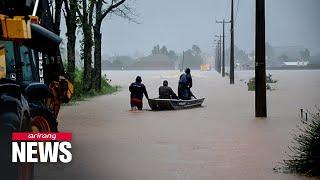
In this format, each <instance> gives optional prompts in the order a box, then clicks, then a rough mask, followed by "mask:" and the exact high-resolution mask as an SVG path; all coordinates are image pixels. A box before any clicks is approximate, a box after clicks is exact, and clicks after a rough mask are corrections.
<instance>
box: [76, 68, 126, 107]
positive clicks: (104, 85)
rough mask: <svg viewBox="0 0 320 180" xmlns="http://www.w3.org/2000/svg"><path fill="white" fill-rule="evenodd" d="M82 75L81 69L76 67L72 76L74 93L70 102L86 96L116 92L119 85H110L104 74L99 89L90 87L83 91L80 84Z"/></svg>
mask: <svg viewBox="0 0 320 180" xmlns="http://www.w3.org/2000/svg"><path fill="white" fill-rule="evenodd" d="M82 77H83V70H80V69H76V71H75V76H74V82H73V85H74V94H73V96H72V99H71V103H72V102H76V101H84V100H86V99H88V98H92V97H95V96H101V95H106V94H112V93H115V92H117V91H118V90H119V89H120V88H121V87H120V86H112V85H110V80H109V79H108V78H107V77H106V76H102V78H101V90H100V91H96V90H94V89H91V90H89V91H84V90H83V88H82V87H83V86H82Z"/></svg>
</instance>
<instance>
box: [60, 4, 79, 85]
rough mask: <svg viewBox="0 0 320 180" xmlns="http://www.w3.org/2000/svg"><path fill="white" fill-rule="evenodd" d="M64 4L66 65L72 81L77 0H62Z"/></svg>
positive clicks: (74, 59)
mask: <svg viewBox="0 0 320 180" xmlns="http://www.w3.org/2000/svg"><path fill="white" fill-rule="evenodd" d="M63 1H64V6H65V12H64V17H65V20H66V26H67V33H66V35H67V38H68V42H67V53H68V65H67V72H68V74H69V76H70V80H71V81H72V82H73V80H74V73H75V64H76V63H75V61H76V57H75V48H76V40H77V38H76V30H77V24H76V20H77V16H76V11H77V0H63Z"/></svg>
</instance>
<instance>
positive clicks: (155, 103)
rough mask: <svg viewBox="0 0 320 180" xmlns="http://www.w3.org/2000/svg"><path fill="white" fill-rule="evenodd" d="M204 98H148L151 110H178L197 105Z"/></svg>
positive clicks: (200, 103) (199, 104)
mask: <svg viewBox="0 0 320 180" xmlns="http://www.w3.org/2000/svg"><path fill="white" fill-rule="evenodd" d="M204 99H205V98H201V99H192V100H177V99H158V98H155V99H149V100H148V102H149V106H150V108H151V109H152V110H154V111H158V110H178V109H187V108H194V107H199V106H201V105H202V103H203V101H204Z"/></svg>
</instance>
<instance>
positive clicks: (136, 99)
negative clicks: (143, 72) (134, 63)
mask: <svg viewBox="0 0 320 180" xmlns="http://www.w3.org/2000/svg"><path fill="white" fill-rule="evenodd" d="M129 91H130V93H131V94H130V105H131V109H132V110H133V109H134V108H135V107H137V108H138V110H142V107H143V100H142V99H143V94H144V95H145V96H146V98H147V99H149V96H148V92H147V89H146V86H145V85H144V84H142V79H141V77H140V76H137V78H136V82H133V83H131V85H130V86H129Z"/></svg>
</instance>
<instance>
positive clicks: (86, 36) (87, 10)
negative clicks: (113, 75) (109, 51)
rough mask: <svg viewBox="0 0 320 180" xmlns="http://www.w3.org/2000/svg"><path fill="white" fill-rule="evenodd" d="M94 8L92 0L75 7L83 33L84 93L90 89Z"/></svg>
mask: <svg viewBox="0 0 320 180" xmlns="http://www.w3.org/2000/svg"><path fill="white" fill-rule="evenodd" d="M94 6H95V1H94V0H90V1H89V2H88V0H82V3H81V7H79V6H77V13H78V15H79V17H80V18H79V19H80V24H81V27H82V33H83V40H82V46H83V47H82V48H83V52H82V58H83V89H84V90H86V91H88V90H90V89H91V88H92V70H93V69H92V65H91V64H92V45H93V41H92V21H93V11H94ZM80 8H82V12H81V11H80ZM100 59H101V58H100ZM100 65H101V63H100Z"/></svg>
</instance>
